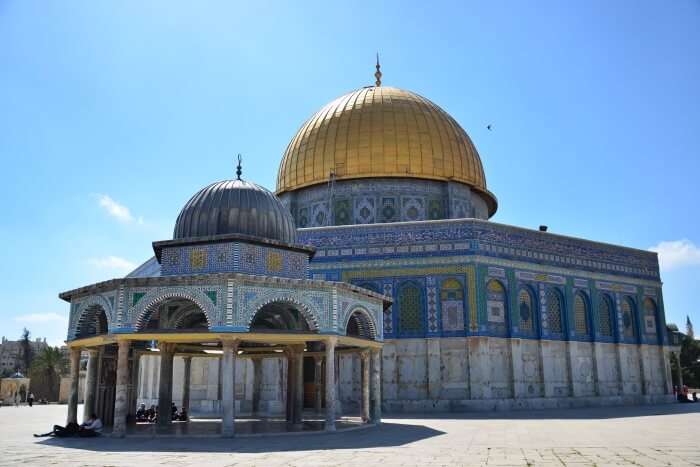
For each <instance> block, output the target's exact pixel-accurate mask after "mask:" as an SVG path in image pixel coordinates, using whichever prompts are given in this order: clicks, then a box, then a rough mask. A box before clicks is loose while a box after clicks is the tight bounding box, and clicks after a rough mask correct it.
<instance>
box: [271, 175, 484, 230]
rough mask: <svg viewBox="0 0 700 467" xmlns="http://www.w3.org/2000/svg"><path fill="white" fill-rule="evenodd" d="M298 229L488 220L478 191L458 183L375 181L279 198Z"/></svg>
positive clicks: (339, 184) (324, 187) (340, 184)
mask: <svg viewBox="0 0 700 467" xmlns="http://www.w3.org/2000/svg"><path fill="white" fill-rule="evenodd" d="M280 199H281V200H282V203H283V204H284V205H285V206H287V208H288V209H289V211H290V212H291V213H292V216H293V217H294V220H295V222H296V225H297V227H298V228H305V227H324V226H329V225H348V224H374V223H387V222H415V221H426V220H440V219H461V218H477V219H488V213H489V206H488V204H487V199H485V198H484V197H483V196H482V195H481V194H480V193H479V192H477V191H476V190H474V189H473V188H472V187H470V186H469V185H466V184H464V183H459V182H445V181H437V180H425V179H406V178H401V179H400V178H376V179H358V180H342V181H338V182H336V183H334V184H333V186H332V187H331V186H329V185H327V184H326V185H315V186H311V187H306V188H300V189H298V190H296V191H293V192H287V193H282V194H281V195H280Z"/></svg>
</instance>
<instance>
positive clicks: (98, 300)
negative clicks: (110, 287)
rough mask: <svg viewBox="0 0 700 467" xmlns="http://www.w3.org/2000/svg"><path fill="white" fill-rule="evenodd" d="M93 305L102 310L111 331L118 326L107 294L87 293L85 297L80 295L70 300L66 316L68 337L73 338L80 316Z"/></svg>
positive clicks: (76, 331)
mask: <svg viewBox="0 0 700 467" xmlns="http://www.w3.org/2000/svg"><path fill="white" fill-rule="evenodd" d="M93 307H99V308H100V309H102V310H104V312H105V317H106V318H107V327H108V329H109V330H110V331H111V330H112V329H114V328H115V327H118V323H116V322H115V318H116V316H115V313H114V308H113V307H112V306H111V304H110V301H109V300H108V298H107V295H106V294H105V295H102V294H96V295H89V296H87V297H82V298H81V299H79V300H76V301H75V302H71V311H70V316H69V317H68V339H69V340H70V339H74V338H75V336H76V335H77V333H78V326H79V325H80V322H81V318H82V317H83V315H85V313H86V311H87V310H88V309H92V308H93Z"/></svg>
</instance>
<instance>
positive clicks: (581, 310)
mask: <svg viewBox="0 0 700 467" xmlns="http://www.w3.org/2000/svg"><path fill="white" fill-rule="evenodd" d="M591 318H592V313H591V300H590V298H589V297H588V294H587V293H586V292H585V291H584V290H577V291H576V293H575V294H574V330H575V332H576V335H578V336H582V337H584V336H585V337H591V336H592V335H593V332H592V330H593V325H592V320H591Z"/></svg>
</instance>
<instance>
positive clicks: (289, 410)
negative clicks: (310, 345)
mask: <svg viewBox="0 0 700 467" xmlns="http://www.w3.org/2000/svg"><path fill="white" fill-rule="evenodd" d="M284 354H285V355H286V356H287V381H286V382H287V391H286V398H285V401H286V404H285V414H286V420H287V421H288V422H290V423H291V422H292V420H293V418H294V375H295V374H296V372H295V371H294V358H295V355H294V352H293V351H292V349H291V348H286V349H285V350H284Z"/></svg>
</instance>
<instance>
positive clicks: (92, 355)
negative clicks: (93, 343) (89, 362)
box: [85, 347, 100, 358]
mask: <svg viewBox="0 0 700 467" xmlns="http://www.w3.org/2000/svg"><path fill="white" fill-rule="evenodd" d="M85 350H86V351H87V353H88V355H89V356H90V358H95V357H97V356H98V355H99V353H100V349H97V348H95V347H88V348H87V349H85Z"/></svg>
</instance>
